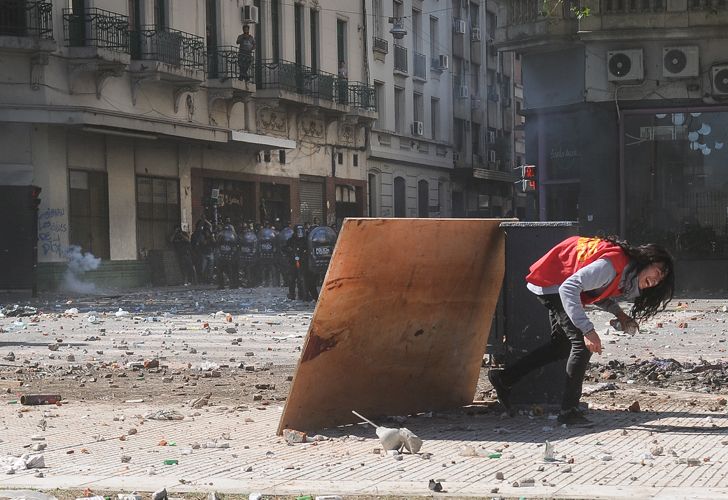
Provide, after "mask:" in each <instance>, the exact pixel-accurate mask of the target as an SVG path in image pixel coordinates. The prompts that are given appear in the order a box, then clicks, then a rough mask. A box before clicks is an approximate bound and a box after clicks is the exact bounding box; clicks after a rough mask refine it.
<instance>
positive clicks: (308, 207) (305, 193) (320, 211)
mask: <svg viewBox="0 0 728 500" xmlns="http://www.w3.org/2000/svg"><path fill="white" fill-rule="evenodd" d="M298 193H299V198H300V200H301V222H302V223H306V222H308V223H309V224H312V223H313V221H314V218H315V219H316V221H317V222H318V223H319V224H323V223H324V183H323V180H322V181H317V180H311V179H307V180H305V181H304V180H301V181H300V182H299V184H298Z"/></svg>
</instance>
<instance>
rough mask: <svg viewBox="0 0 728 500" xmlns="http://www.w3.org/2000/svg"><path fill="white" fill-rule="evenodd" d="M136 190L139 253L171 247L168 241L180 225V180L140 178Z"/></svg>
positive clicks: (137, 180)
mask: <svg viewBox="0 0 728 500" xmlns="http://www.w3.org/2000/svg"><path fill="white" fill-rule="evenodd" d="M136 188H137V189H136V191H137V199H136V202H137V248H138V249H139V254H140V255H146V253H147V252H148V251H149V250H163V249H165V248H168V247H169V239H170V237H171V236H172V233H173V232H174V229H175V228H176V227H177V226H179V223H180V207H179V181H178V180H177V179H162V178H159V177H142V176H137V178H136Z"/></svg>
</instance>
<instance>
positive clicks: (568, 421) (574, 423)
mask: <svg viewBox="0 0 728 500" xmlns="http://www.w3.org/2000/svg"><path fill="white" fill-rule="evenodd" d="M556 421H557V422H558V423H559V424H562V425H567V426H571V427H591V426H592V425H594V424H592V421H591V420H589V419H588V418H586V417H585V416H584V414H583V413H582V412H581V411H580V410H579V409H577V408H571V409H569V410H561V413H559V416H558V418H557V419H556Z"/></svg>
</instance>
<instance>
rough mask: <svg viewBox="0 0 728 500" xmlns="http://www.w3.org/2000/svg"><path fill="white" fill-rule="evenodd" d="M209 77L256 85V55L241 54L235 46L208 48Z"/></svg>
mask: <svg viewBox="0 0 728 500" xmlns="http://www.w3.org/2000/svg"><path fill="white" fill-rule="evenodd" d="M207 77H208V78H219V79H221V80H228V79H233V78H237V79H239V80H246V81H248V82H252V83H255V54H253V53H252V52H251V53H245V52H241V51H240V49H238V47H234V46H225V47H214V48H210V47H208V48H207Z"/></svg>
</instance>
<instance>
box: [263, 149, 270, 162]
mask: <svg viewBox="0 0 728 500" xmlns="http://www.w3.org/2000/svg"><path fill="white" fill-rule="evenodd" d="M263 161H264V162H266V163H270V151H269V150H266V151H263Z"/></svg>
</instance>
